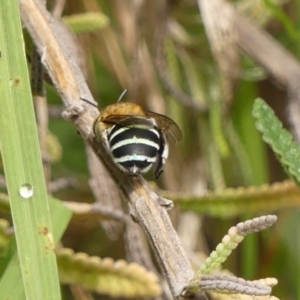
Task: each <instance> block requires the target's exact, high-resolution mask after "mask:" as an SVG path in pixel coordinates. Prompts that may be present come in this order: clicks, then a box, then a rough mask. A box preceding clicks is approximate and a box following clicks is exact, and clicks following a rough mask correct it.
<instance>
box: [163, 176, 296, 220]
mask: <svg viewBox="0 0 300 300" xmlns="http://www.w3.org/2000/svg"><path fill="white" fill-rule="evenodd" d="M161 194H162V196H163V197H165V198H168V199H173V200H174V202H175V203H176V205H179V207H180V208H181V209H183V210H193V211H195V212H197V213H203V214H208V215H210V216H214V217H219V218H233V217H237V216H241V215H243V214H245V212H247V213H249V214H262V213H266V212H270V211H273V210H279V209H284V208H291V207H299V206H300V191H299V189H298V187H297V186H296V185H295V183H294V182H293V181H284V182H278V183H274V184H272V185H268V184H264V185H262V186H260V187H255V186H251V187H247V188H244V187H240V188H236V189H233V188H231V189H225V190H222V191H217V192H212V191H209V192H207V193H206V194H205V195H204V196H202V197H195V196H189V195H183V194H182V195H180V194H178V193H177V194H172V193H170V192H162V193H161Z"/></svg>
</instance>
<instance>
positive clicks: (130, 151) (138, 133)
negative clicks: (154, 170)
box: [108, 125, 160, 173]
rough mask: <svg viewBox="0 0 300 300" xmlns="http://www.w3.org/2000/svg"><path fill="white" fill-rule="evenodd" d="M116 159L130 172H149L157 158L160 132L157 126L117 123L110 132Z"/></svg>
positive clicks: (109, 136) (111, 147)
mask: <svg viewBox="0 0 300 300" xmlns="http://www.w3.org/2000/svg"><path fill="white" fill-rule="evenodd" d="M108 142H109V145H110V150H111V153H112V156H113V159H114V161H115V162H116V163H117V164H118V165H119V166H120V167H121V169H124V170H126V171H128V172H130V173H143V172H147V171H148V170H149V169H150V168H151V166H152V164H153V163H155V162H156V160H157V154H158V151H159V149H160V134H159V132H158V130H156V129H155V128H149V127H146V126H144V127H143V126H138V127H135V126H134V125H133V126H131V127H123V126H120V125H115V126H113V127H112V129H111V131H110V133H109V134H108Z"/></svg>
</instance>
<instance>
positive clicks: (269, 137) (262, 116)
mask: <svg viewBox="0 0 300 300" xmlns="http://www.w3.org/2000/svg"><path fill="white" fill-rule="evenodd" d="M253 116H254V117H255V118H256V119H257V122H256V127H257V129H258V130H259V131H260V132H261V133H262V134H263V139H264V141H265V142H266V143H268V144H269V145H270V146H271V148H272V149H273V151H274V152H275V153H276V154H277V156H278V158H279V161H280V162H281V164H282V165H283V166H284V168H285V170H286V171H287V173H288V174H289V175H290V176H291V177H292V178H293V179H294V180H295V181H296V183H297V185H298V186H299V185H300V147H299V145H298V144H297V143H296V142H295V141H294V140H293V137H292V135H291V133H290V132H288V131H287V130H286V129H283V128H282V123H281V122H280V121H279V120H278V118H277V117H276V116H275V114H274V112H273V110H272V109H271V108H270V107H269V105H267V104H266V103H265V102H264V101H263V100H262V99H257V100H256V101H255V103H254V107H253Z"/></svg>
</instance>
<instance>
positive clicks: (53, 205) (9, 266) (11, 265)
mask: <svg viewBox="0 0 300 300" xmlns="http://www.w3.org/2000/svg"><path fill="white" fill-rule="evenodd" d="M49 198H50V197H49ZM49 205H50V212H51V221H52V224H53V234H54V241H55V242H57V241H58V240H59V239H60V237H61V236H62V234H63V233H64V231H65V229H66V227H67V225H68V223H69V221H70V219H71V217H72V212H71V211H70V210H69V209H67V208H66V207H65V206H64V205H63V204H62V203H61V202H60V201H59V200H56V199H54V198H52V199H50V202H49ZM5 267H6V268H5ZM3 269H5V271H4V270H3ZM20 271H21V270H20V266H19V260H18V256H17V252H16V248H15V242H14V240H13V241H12V242H11V243H10V244H9V245H8V246H7V247H6V251H5V252H4V254H3V255H2V256H1V258H0V274H1V272H3V273H4V275H3V276H2V277H1V280H0V290H1V297H3V299H12V300H18V299H19V300H23V299H25V295H24V287H23V285H22V277H21V274H20ZM42 299H45V298H42Z"/></svg>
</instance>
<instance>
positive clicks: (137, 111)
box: [93, 102, 182, 179]
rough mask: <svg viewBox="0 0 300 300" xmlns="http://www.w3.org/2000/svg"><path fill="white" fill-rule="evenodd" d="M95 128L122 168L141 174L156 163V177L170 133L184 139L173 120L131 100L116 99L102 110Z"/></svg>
mask: <svg viewBox="0 0 300 300" xmlns="http://www.w3.org/2000/svg"><path fill="white" fill-rule="evenodd" d="M93 130H94V133H95V136H96V138H97V139H99V140H101V141H102V142H104V144H105V146H106V149H107V150H108V151H109V153H110V155H111V157H112V160H113V161H114V162H115V163H116V165H117V166H118V167H119V168H120V169H121V170H122V171H124V172H127V173H129V174H131V175H133V174H140V173H146V172H148V171H149V170H150V169H151V167H152V166H154V168H155V169H154V176H155V178H156V179H157V178H158V177H159V175H160V174H161V173H162V172H163V165H164V164H165V161H166V159H167V158H168V155H169V146H168V142H167V136H172V137H173V138H174V140H175V141H180V140H181V138H182V133H181V130H180V129H179V127H178V126H177V124H176V123H175V122H174V121H173V120H171V119H170V118H168V117H166V116H164V115H160V114H157V113H154V112H151V111H147V110H144V109H143V108H142V107H141V106H139V105H137V104H135V103H130V102H127V103H120V102H117V103H115V104H111V105H109V106H107V107H106V108H105V109H103V110H102V111H101V112H100V115H99V117H98V118H97V119H96V120H95V122H94V126H93Z"/></svg>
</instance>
